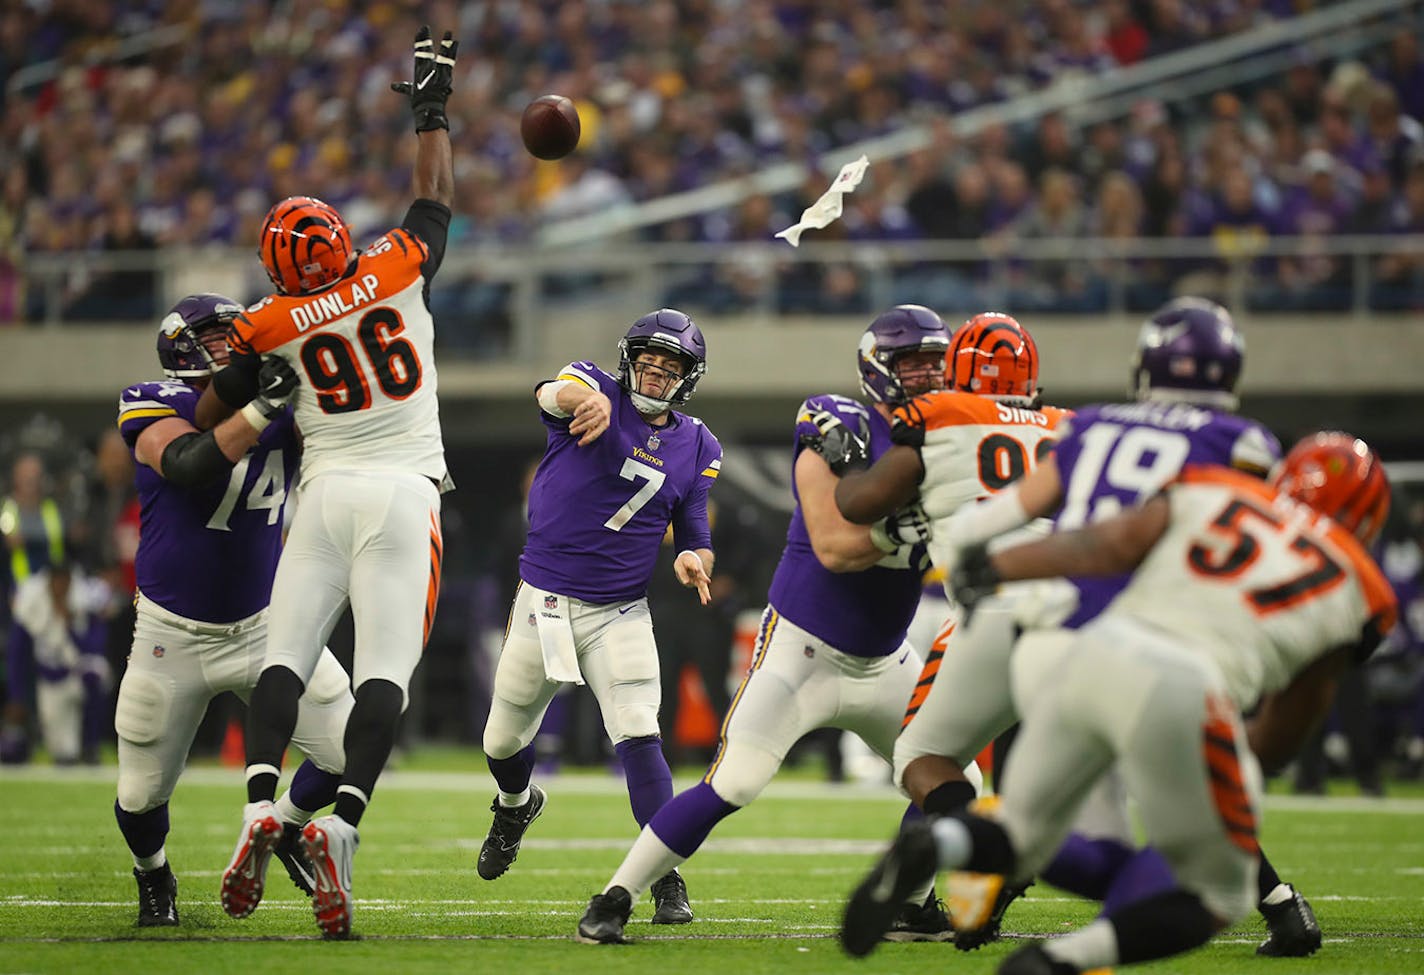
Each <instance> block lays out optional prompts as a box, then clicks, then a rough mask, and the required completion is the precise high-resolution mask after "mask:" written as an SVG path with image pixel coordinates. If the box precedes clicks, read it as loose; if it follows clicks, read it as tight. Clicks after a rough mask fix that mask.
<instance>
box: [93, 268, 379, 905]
mask: <svg viewBox="0 0 1424 975" xmlns="http://www.w3.org/2000/svg"><path fill="white" fill-rule="evenodd" d="M241 310H242V306H241V305H240V304H238V303H237V302H235V301H233V300H232V299H231V298H224V297H223V296H222V295H215V294H197V295H189V296H188V297H186V298H184V299H183V300H182V301H180V302H178V304H177V305H175V306H174V308H173V310H172V311H170V312H169V313H168V315H167V316H166V317H165V318H164V319H163V321H162V323H161V324H160V325H159V330H158V361H159V364H160V365H161V366H162V367H163V372H164V374H165V375H166V376H167V380H166V381H160V382H144V383H137V384H135V385H133V386H130V387H128V388H127V389H125V390H124V391H123V393H121V394H120V396H119V416H118V424H119V431H120V432H121V433H122V434H123V438H124V441H125V442H126V443H127V444H128V445H129V448H130V450H132V452H133V456H134V460H135V461H136V464H135V471H136V473H135V480H136V482H137V487H138V497H139V502H140V504H141V509H142V515H141V519H142V520H141V528H140V534H139V547H138V555H137V559H136V563H135V571H136V573H137V580H138V592H137V595H136V597H135V602H136V608H137V620H136V622H135V624H134V637H133V649H132V652H131V653H130V655H129V661H128V667H127V670H126V671H125V673H124V677H123V682H122V683H121V684H120V686H119V698H118V706H117V709H116V711H115V715H114V727H115V730H116V731H117V732H118V736H119V782H118V799H117V800H116V801H115V803H114V814H115V816H116V817H117V818H118V822H119V830H120V832H122V833H123V836H124V839H125V841H126V842H127V843H128V845H129V849H130V851H131V852H132V854H133V858H134V876H135V878H137V881H138V893H139V913H138V923H139V925H140V926H142V927H150V926H165V925H175V924H177V923H178V904H177V889H178V888H177V881H176V880H175V879H174V876H173V871H172V870H171V868H170V867H169V865H168V858H167V854H166V852H165V850H164V840H165V838H166V836H167V834H168V799H169V797H170V796H171V795H172V794H173V788H174V786H175V785H176V784H177V781H178V776H179V775H180V774H181V773H182V771H183V764H184V762H185V761H186V759H187V757H188V748H189V747H190V746H191V745H192V742H193V735H194V733H195V732H196V731H197V729H198V724H199V722H200V721H201V720H202V717H203V714H204V712H205V711H206V710H207V706H208V702H209V701H211V700H212V699H213V698H214V697H216V696H217V695H218V694H221V693H222V692H223V691H232V692H234V693H236V694H237V695H238V696H239V697H242V698H244V699H246V698H247V696H248V693H249V692H250V691H251V690H252V688H253V686H254V685H255V684H256V682H257V672H258V669H259V668H260V666H261V663H262V653H263V649H264V643H265V641H266V609H267V603H268V600H269V598H270V597H271V591H272V576H273V573H274V571H275V570H276V566H277V554H278V552H279V550H280V549H281V546H282V509H283V505H284V503H285V501H286V497H287V488H288V486H289V484H290V483H291V478H292V475H293V474H294V473H295V471H296V465H297V456H298V453H299V449H300V448H299V443H298V439H297V435H296V431H295V429H294V428H293V426H292V419H291V414H290V412H289V411H288V410H287V409H286V401H287V399H288V398H289V397H290V396H291V395H292V392H293V391H294V390H295V389H296V375H295V374H294V373H292V372H291V370H290V367H287V366H285V365H283V364H280V363H278V362H277V361H273V362H272V363H271V364H270V365H268V366H265V367H264V373H263V383H262V389H263V390H264V393H263V395H262V396H261V397H259V399H258V400H257V401H254V402H255V405H254V407H253V408H254V410H256V411H257V414H258V415H260V416H261V418H262V419H263V420H266V421H268V422H267V423H262V422H261V420H259V425H260V426H263V427H265V429H259V425H254V424H253V423H252V421H251V420H250V418H249V415H247V414H236V415H234V416H233V417H231V418H230V419H228V420H226V421H224V422H223V423H221V424H219V425H218V427H216V428H215V429H213V430H211V431H209V432H207V433H199V432H198V430H197V428H196V427H195V426H194V425H193V410H194V407H195V406H196V405H197V402H198V397H199V395H200V394H201V393H202V390H203V388H204V387H205V386H206V385H207V383H208V381H209V377H210V376H211V375H212V372H213V371H214V370H215V369H216V368H217V367H219V366H220V365H222V363H223V362H224V361H226V358H227V346H226V343H225V340H224V337H223V336H224V333H225V332H226V330H227V326H228V323H229V322H230V321H231V320H232V318H233V316H235V315H236V314H237V313H238V312H240V311H241ZM319 672H320V673H321V674H322V679H321V680H320V681H316V680H314V681H313V682H312V684H311V686H310V687H309V688H308V690H307V695H306V697H305V698H304V699H303V701H302V720H301V723H300V731H299V734H298V736H297V742H298V744H299V746H300V747H301V748H302V750H303V752H305V753H306V754H307V755H309V756H310V758H309V759H308V760H307V761H306V762H305V763H304V764H303V765H302V767H301V768H300V769H299V770H298V771H297V773H296V777H295V779H294V782H293V785H292V790H291V791H290V792H288V793H287V794H286V795H284V796H283V797H282V800H281V802H280V804H279V805H280V808H281V812H282V816H283V820H284V822H285V823H286V824H287V829H286V831H285V835H284V842H283V845H282V848H281V850H280V851H279V855H280V856H281V858H282V861H283V863H284V864H285V865H286V866H287V869H288V872H289V873H290V874H291V875H292V879H293V881H294V882H295V883H297V884H298V886H300V887H303V888H304V889H305V890H306V891H307V892H308V893H310V891H311V869H310V865H309V864H307V863H305V862H304V860H303V859H302V857H301V855H300V853H299V851H298V847H297V845H296V842H295V841H296V834H297V831H298V829H299V827H300V825H301V824H302V823H304V822H305V821H306V820H307V819H308V818H310V816H311V813H312V812H313V811H315V810H317V809H319V808H321V807H322V806H324V805H326V804H328V803H330V802H331V801H333V799H334V798H335V790H336V783H337V779H338V777H339V773H340V772H341V768H342V764H343V762H344V755H343V749H342V734H343V732H344V729H345V725H346V716H347V714H349V713H350V710H351V693H350V691H349V689H348V682H347V678H346V672H345V671H344V670H342V668H341V665H340V664H338V663H337V662H336V658H335V657H332V656H331V654H330V652H326V653H325V655H324V658H323V662H322V667H321V668H320V669H319Z"/></svg>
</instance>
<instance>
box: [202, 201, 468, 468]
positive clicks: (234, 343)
mask: <svg viewBox="0 0 1424 975" xmlns="http://www.w3.org/2000/svg"><path fill="white" fill-rule="evenodd" d="M428 256H429V251H428V248H427V247H426V245H425V243H424V242H423V241H422V240H421V239H420V238H419V237H418V236H417V235H415V234H413V233H411V232H410V231H409V230H407V229H405V228H403V227H402V228H397V229H395V230H392V231H391V232H390V233H388V234H386V235H385V236H384V237H382V238H380V239H379V240H377V241H376V242H375V243H374V244H372V245H371V246H370V247H369V248H367V249H366V251H365V252H364V253H362V255H361V256H360V258H359V259H358V260H357V262H356V264H355V267H354V268H353V270H352V271H351V272H350V273H348V274H347V275H346V276H345V277H343V278H341V280H339V281H337V282H336V283H335V284H333V285H331V286H330V287H328V288H325V289H323V290H321V291H318V292H316V293H314V294H308V295H272V296H270V297H267V298H264V299H263V300H262V301H260V302H258V303H257V304H255V305H253V306H252V307H251V308H249V309H247V311H246V312H244V313H243V314H241V315H239V316H238V317H237V319H236V321H234V322H233V324H232V327H231V329H230V330H229V333H228V342H229V344H230V345H231V347H232V352H233V355H234V356H261V355H278V356H281V357H282V358H284V359H286V360H287V361H288V362H290V363H291V364H292V367H293V368H294V369H296V371H297V374H298V375H299V376H301V377H302V384H301V388H300V389H299V391H298V393H297V397H296V399H295V401H294V404H295V412H296V420H297V426H298V427H299V428H300V429H301V431H302V435H303V437H304V438H305V449H304V453H303V456H302V476H303V477H304V478H311V477H314V476H315V475H317V474H320V473H323V472H324V471H330V470H367V471H369V470H380V471H400V472H405V473H414V474H423V475H424V476H426V477H428V478H431V479H432V480H434V481H436V482H437V483H438V482H440V481H442V480H443V479H444V478H445V474H446V468H445V448H444V444H443V443H442V441H441V436H440V410H439V405H438V403H437V402H436V397H435V390H436V376H435V358H434V344H435V323H434V320H433V319H432V318H431V316H430V309H429V307H428V306H427V304H426V293H425V292H426V285H427V282H426V279H425V274H424V271H423V270H422V265H423V264H424V262H425V261H426V259H427V258H428Z"/></svg>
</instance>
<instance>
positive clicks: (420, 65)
mask: <svg viewBox="0 0 1424 975" xmlns="http://www.w3.org/2000/svg"><path fill="white" fill-rule="evenodd" d="M459 48H460V42H459V41H457V40H454V39H452V38H451V36H450V32H449V31H448V30H447V31H446V32H445V37H444V39H443V40H441V42H440V50H439V51H436V49H435V41H434V40H433V39H432V38H431V36H430V25H429V24H427V25H425V26H424V27H422V28H420V32H419V33H417V34H416V35H415V76H414V77H415V80H414V81H396V82H392V83H391V91H397V92H400V93H401V94H402V95H409V96H410V111H411V114H412V115H414V116H415V131H417V132H428V131H430V130H431V129H448V128H450V122H449V120H448V119H446V118H445V100H446V99H447V98H449V97H450V91H451V87H452V86H451V77H452V75H453V74H454V71H455V52H456V51H458V50H459Z"/></svg>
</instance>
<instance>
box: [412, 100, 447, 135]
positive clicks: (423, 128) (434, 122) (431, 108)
mask: <svg viewBox="0 0 1424 975" xmlns="http://www.w3.org/2000/svg"><path fill="white" fill-rule="evenodd" d="M414 114H415V131H417V132H431V131H433V130H435V129H449V128H450V120H449V119H447V118H446V117H445V106H444V105H422V106H420V107H418V108H415V109H414Z"/></svg>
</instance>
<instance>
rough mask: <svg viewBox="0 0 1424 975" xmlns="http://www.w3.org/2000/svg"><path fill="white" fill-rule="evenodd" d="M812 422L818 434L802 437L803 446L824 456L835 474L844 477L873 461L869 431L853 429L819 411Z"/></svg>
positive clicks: (836, 417)
mask: <svg viewBox="0 0 1424 975" xmlns="http://www.w3.org/2000/svg"><path fill="white" fill-rule="evenodd" d="M811 422H812V423H814V424H815V425H816V429H817V430H818V431H819V433H818V434H809V433H807V434H802V435H801V444H802V446H804V447H808V448H810V449H811V450H814V451H815V452H816V453H818V454H820V455H821V457H822V458H824V459H825V461H826V464H827V465H828V466H829V467H830V468H831V473H832V474H834V475H836V477H844V476H845V474H846V472H847V471H850V470H854V469H855V468H857V467H864V466H865V465H866V463H867V462H868V461H869V460H870V446H869V439H870V438H869V436H868V432H867V431H864V430H861V431H856V430H852V429H851V428H850V427H848V426H846V425H845V424H844V423H842V422H841V418H840V417H838V416H836V415H835V414H834V413H832V412H831V411H830V410H817V411H816V412H814V413H812V414H811Z"/></svg>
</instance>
